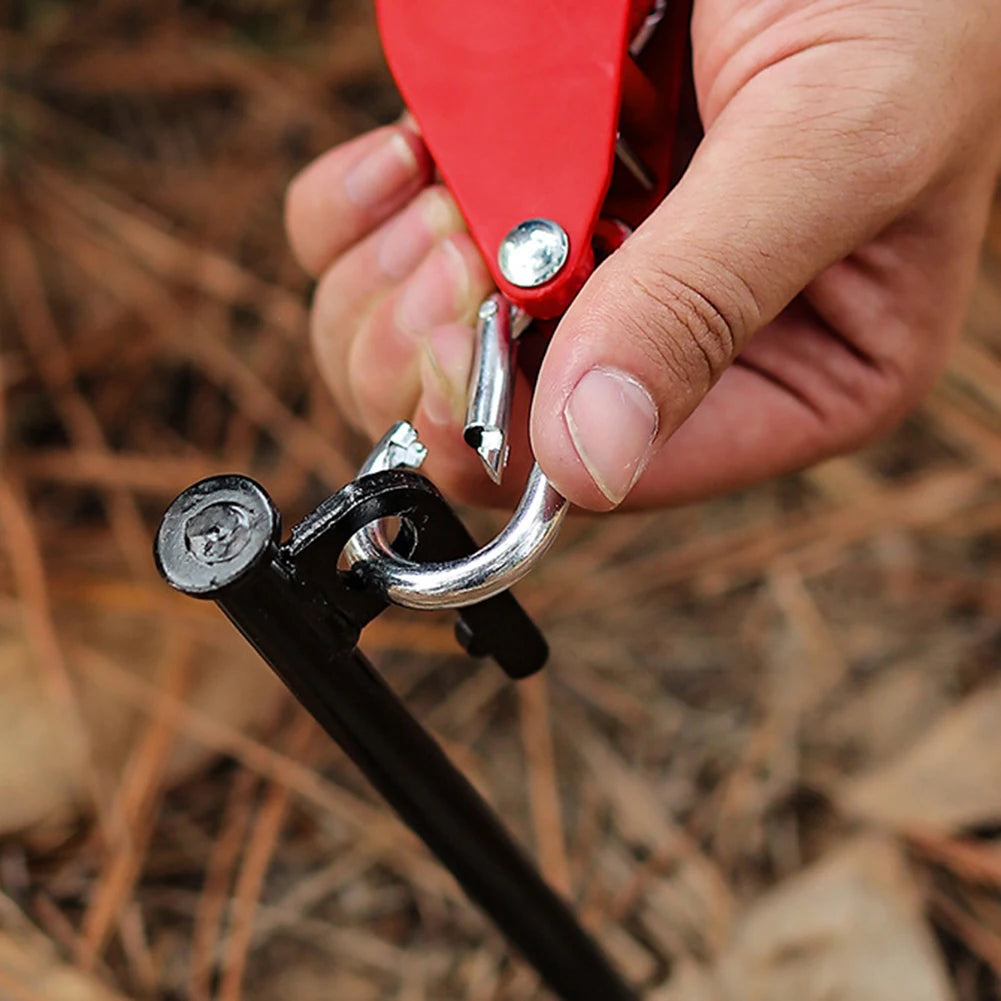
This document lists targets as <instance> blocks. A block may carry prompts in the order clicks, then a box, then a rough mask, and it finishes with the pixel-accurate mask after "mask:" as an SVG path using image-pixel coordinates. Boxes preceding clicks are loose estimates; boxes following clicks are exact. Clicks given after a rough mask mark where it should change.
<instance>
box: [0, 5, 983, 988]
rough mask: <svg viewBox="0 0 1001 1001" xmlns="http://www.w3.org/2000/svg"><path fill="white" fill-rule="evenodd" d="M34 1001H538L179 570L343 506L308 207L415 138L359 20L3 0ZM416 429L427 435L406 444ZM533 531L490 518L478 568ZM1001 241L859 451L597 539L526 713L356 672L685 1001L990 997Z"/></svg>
mask: <svg viewBox="0 0 1001 1001" xmlns="http://www.w3.org/2000/svg"><path fill="white" fill-rule="evenodd" d="M0 25H2V27H0V390H2V395H0V423H2V425H3V428H4V430H3V434H4V439H3V452H2V460H0V463H2V464H0V470H2V476H0V890H2V892H0V998H2V999H4V1001H6V999H11V1001H43V999H44V1001H116V999H117V1001H121V999H124V998H137V999H146V998H149V999H154V998H155V999H164V1001H168V999H170V1001H172V999H189V998H190V999H193V1001H210V999H212V1001H238V999H243V1001H287V999H294V1001H314V999H315V1001H320V999H323V1001H328V999H331V998H336V999H338V1001H369V999H372V1001H376V999H388V998H398V999H400V1001H460V999H461V1001H492V999H497V1001H501V999H503V1001H527V999H529V998H536V997H544V996H546V995H545V992H544V991H543V990H542V989H541V988H539V986H538V984H537V983H536V981H535V979H534V977H533V976H532V974H531V972H530V971H528V970H527V969H526V968H525V967H524V966H523V965H522V964H521V963H520V962H519V961H517V960H516V959H514V958H512V957H511V956H510V955H509V954H508V952H507V951H506V949H505V947H504V944H503V942H502V941H501V940H500V938H499V937H498V935H497V934H496V933H495V932H494V931H493V930H492V929H491V928H490V927H489V926H488V925H487V923H486V922H485V920H484V919H482V918H481V917H480V915H479V914H477V913H476V912H475V911H474V910H473V909H472V908H471V907H470V906H469V905H468V904H467V903H466V902H465V900H464V899H463V898H462V896H461V894H460V893H459V892H458V890H457V889H456V887H455V885H454V884H453V883H452V882H451V880H450V879H449V878H448V877H447V876H445V875H444V874H443V873H442V871H441V870H440V869H439V868H438V866H437V865H436V864H435V863H434V862H433V860H432V859H431V858H430V857H429V855H428V854H427V853H426V852H425V851H424V850H423V848H422V847H421V846H420V845H419V844H418V843H417V842H416V841H415V839H414V838H413V837H411V836H410V835H409V834H408V833H407V832H405V831H404V830H403V828H402V827H401V825H400V824H399V823H397V822H396V821H395V819H394V818H393V817H392V816H391V815H390V814H389V812H388V810H387V809H386V808H385V807H384V806H383V804H382V803H381V802H379V801H378V799H377V798H376V797H375V796H374V795H373V794H372V793H371V792H370V791H369V789H368V788H367V787H366V785H365V784H364V782H362V781H361V780H360V779H359V778H358V776H357V774H356V773H355V771H354V769H353V768H352V767H351V766H350V764H349V763H348V762H347V761H346V760H345V759H344V757H343V755H342V754H341V753H340V752H339V751H338V750H337V749H336V747H334V746H333V745H332V744H331V743H330V741H329V740H327V739H326V738H325V737H324V736H323V735H322V734H320V733H319V732H318V731H317V729H316V728H315V727H314V726H313V725H312V724H311V723H310V722H309V720H308V718H307V717H306V716H305V714H304V713H303V712H302V711H301V710H300V709H298V708H297V706H296V705H294V704H293V702H292V700H291V699H290V697H289V696H287V695H286V694H285V693H284V691H283V690H282V689H281V688H280V686H279V685H278V684H277V683H276V682H275V681H273V680H272V678H271V676H270V673H269V672H268V670H267V669H266V668H265V667H264V666H263V665H262V664H260V663H259V662H258V661H257V659H256V658H255V656H254V655H253V654H252V653H251V651H250V650H249V648H247V647H246V646H245V645H244V644H243V643H242V641H241V640H239V639H238V637H237V636H236V635H235V633H234V631H233V630H232V629H231V628H230V627H229V626H228V625H227V624H226V623H225V622H224V621H223V620H222V617H221V616H220V615H219V613H218V612H217V611H216V610H215V608H214V606H203V605H200V604H199V603H197V602H193V601H190V600H188V599H184V598H179V597H175V596H174V595H172V594H171V593H169V592H168V591H167V589H166V587H165V586H164V585H162V584H161V583H160V582H159V580H158V579H157V577H156V574H155V571H154V568H153V564H152V559H151V537H152V532H153V529H154V528H155V525H156V522H157V519H158V517H159V515H160V513H161V512H162V510H163V509H164V508H165V506H166V505H167V503H168V502H169V501H170V499H171V498H172V497H173V496H174V495H175V494H176V493H177V492H178V491H179V490H181V489H182V488H184V487H185V486H187V485H188V484H189V483H190V482H192V481H193V480H194V479H196V478H199V477H201V476H204V475H209V474H212V473H216V472H220V471H240V472H245V473H248V474H250V475H252V476H254V477H256V478H257V479H259V480H260V481H261V482H263V483H264V484H265V485H266V486H267V488H268V490H269V491H270V492H271V494H272V496H273V497H274V498H275V499H276V501H277V503H278V505H279V507H280V508H281V509H282V510H283V512H284V513H285V515H286V517H287V519H288V520H289V522H291V521H292V520H293V519H295V518H298V517H299V516H301V515H302V514H304V513H305V512H306V511H308V510H310V509H311V508H312V507H313V506H314V505H315V504H316V503H317V502H318V501H319V500H320V499H321V498H322V497H324V496H325V495H326V494H328V493H329V492H331V491H332V490H334V489H336V488H337V487H339V486H340V485H342V484H343V483H344V482H346V481H347V480H348V479H350V478H351V476H352V472H353V470H354V468H355V467H356V464H357V462H358V460H359V458H360V457H361V456H362V455H363V454H364V452H365V443H363V442H361V441H358V440H357V439H356V438H355V437H354V436H353V435H352V434H351V432H350V431H349V430H348V429H347V428H346V427H345V426H344V424H343V422H342V420H341V419H340V418H339V416H338V414H337V413H336V412H335V410H334V409H333V407H332V404H331V402H330V400H329V398H328V397H327V395H326V394H325V392H324V390H323V387H322V386H321V384H320V383H319V381H318V378H317V375H316V372H315V370H314V368H313V364H312V361H311V358H310V356H309V350H308V345H307V341H306V309H307V304H308V295H309V285H308V282H307V280H306V278H305V276H304V275H303V274H302V273H301V272H300V270H299V269H298V268H297V266H296V265H295V263H294V262H293V261H292V259H291V255H290V254H289V252H288V249H287V247H286V245H285V241H284V235H283V232H282V223H281V207H282V198H283V194H284V189H285V186H286V184H287V182H288V180H289V179H290V178H291V176H292V175H293V173H294V172H295V171H296V170H297V169H299V168H300V167H301V166H303V165H304V164H305V163H306V162H307V161H308V160H309V159H310V158H311V157H312V156H314V155H315V154H317V153H319V152H321V151H323V150H324V149H326V148H328V147H329V146H331V145H333V144H335V143H337V142H340V141H342V140H344V139H346V138H349V137H350V136H353V135H355V134H357V133H359V132H361V131H363V130H366V129H368V128H370V127H372V126H374V125H376V124H378V123H381V122H384V121H387V120H389V119H391V118H392V117H393V116H395V115H396V114H397V113H398V111H399V109H400V105H399V99H398V97H397V95H396V93H395V91H394V89H393V86H392V84H391V82H390V80H389V78H388V75H387V73H386V70H385V67H384V65H383V62H382V57H381V54H380V50H379V44H378V39H377V37H376V33H375V30H374V25H373V19H372V12H371V9H370V4H369V3H368V2H367V0H327V2H317V0H281V2H279V0H202V2H194V0H161V2H159V3H155V4H154V3H149V2H145V3H144V2H139V0H93V2H86V3H81V2H68V0H66V2H56V0H0ZM401 416H403V415H401ZM501 517H502V516H499V515H498V516H493V515H485V514H483V513H470V523H471V525H472V526H473V527H474V529H475V531H476V532H477V533H478V534H479V535H480V537H481V538H483V537H486V535H487V533H489V532H490V531H491V530H492V528H493V527H495V526H496V525H497V524H498V523H499V520H500V518H501ZM999 570H1001V207H999V210H998V212H997V213H996V214H995V216H994V219H993V222H992V224H991V229H990V233H989V236H988V241H987V246H986V248H985V252H984V258H983V266H982V270H981V278H980V281H979V283H978V286H977V289H976V292H975V295H974V298H973V302H972V306H971V311H970V316H969V321H968V324H967V329H966V332H965V335H964V338H963V340H962V343H961V344H960V345H959V347H958V348H957V350H956V351H955V353H954V356H953V360H952V362H951V364H950V367H949V371H948V373H947V374H946V375H945V376H944V377H943V378H942V379H941V380H940V382H939V385H938V387H937V389H936V390H935V392H934V393H933V395H932V396H931V398H930V399H929V400H928V401H927V402H926V403H925V405H924V406H923V407H922V408H921V410H920V411H919V412H918V413H917V414H915V415H914V416H913V417H912V418H910V419H909V420H908V421H907V422H906V423H905V424H904V425H903V426H902V427H901V428H900V429H899V430H898V431H896V432H895V433H894V434H892V435H890V436H889V437H888V438H886V439H885V440H884V441H882V442H880V443H879V444H878V445H876V446H875V447H872V448H870V449H868V450H866V451H865V452H863V453H862V454H860V455H857V456H853V457H850V458H843V459H837V460H835V461H832V462H828V463H826V464H824V465H822V466H820V467H818V468H816V469H813V470H810V471H808V472H806V473H803V474H801V475H797V476H792V477H788V478H785V479H782V480H779V481H777V482H773V483H770V484H768V485H766V486H763V487H760V488H758V489H754V490H749V491H746V492H743V493H740V494H737V495H735V496H731V497H728V498H725V499H721V500H718V501H715V502H713V503H709V504H703V505H699V506H694V507H688V508H684V509H681V510H676V511H671V512H667V513H658V514H654V515H642V516H635V515H632V516H617V517H612V518H605V519H588V518H579V519H575V520H574V521H573V522H572V523H571V524H569V526H568V527H567V528H566V529H565V531H564V533H563V537H562V540H561V542H560V544H559V546H558V551H557V552H556V554H555V555H554V556H552V557H550V558H549V559H548V560H547V561H546V562H545V564H544V565H543V567H542V569H541V570H540V571H539V572H537V573H536V574H535V575H534V576H533V577H532V578H531V579H529V580H528V581H527V582H526V583H525V584H524V585H522V586H521V588H520V590H519V594H520V596H521V597H522V599H523V601H524V602H525V604H526V605H527V606H528V608H529V610H530V611H531V612H532V613H533V614H535V615H536V616H537V617H538V619H539V621H540V622H541V623H542V625H543V627H544V629H545V631H546V632H547V634H548V636H549V639H550V641H551V644H552V648H553V658H552V664H551V666H550V668H549V669H548V670H547V672H546V673H545V676H544V677H541V678H537V679H533V680H532V681H529V682H526V683H523V684H520V685H518V686H513V685H512V684H510V683H509V682H508V681H507V680H506V679H505V677H504V676H503V674H502V673H501V672H500V671H499V669H497V668H496V667H495V666H494V665H493V664H491V663H479V662H471V661H469V660H467V659H465V658H464V657H462V656H460V655H459V654H458V651H457V649H456V648H455V646H454V643H453V640H452V636H451V622H450V618H449V617H448V616H441V617H438V616H434V615H427V614H416V613H403V612H394V613H392V614H388V615H386V616H383V617H382V618H381V619H380V620H379V621H378V622H377V623H375V624H374V625H373V627H372V628H371V629H370V630H369V631H368V632H367V633H366V636H365V641H364V646H365V648H366V650H367V651H368V653H369V654H370V655H371V656H372V657H373V658H374V660H375V661H376V663H377V665H378V666H379V668H380V669H381V670H382V671H384V672H385V674H386V676H387V677H388V679H389V680H390V682H391V683H392V685H393V686H394V688H395V689H396V690H397V691H398V692H400V693H401V694H402V696H403V697H404V698H405V700H406V702H407V703H408V705H409V706H410V707H411V708H412V709H413V710H414V711H415V712H416V713H417V714H418V715H419V716H420V718H421V719H422V720H423V721H424V722H425V723H426V724H427V725H428V726H429V727H431V728H433V729H434V731H435V732H436V734H437V735H438V736H439V737H440V739H441V741H442V742H443V744H444V745H445V747H446V748H447V750H448V751H449V753H450V754H451V755H452V757H453V758H454V760H455V761H456V762H457V763H458V764H459V765H460V766H461V767H462V768H463V769H464V770H465V771H466V772H467V773H468V774H469V775H470V776H471V777H472V778H473V780H474V781H475V783H476V784H477V785H478V787H479V788H480V789H481V790H482V791H483V792H484V794H485V795H486V796H487V797H488V798H489V800H490V801H491V802H492V803H494V804H495V805H496V806H497V807H498V808H499V809H500V810H501V811H502V813H503V815H504V817H505V818H506V819H507V820H508V821H509V822H510V824H511V825H512V826H513V828H514V829H515V830H516V832H517V833H518V835H519V837H520V838H521V839H522V840H523V841H524V842H525V843H526V844H527V845H528V846H530V847H531V849H532V851H533V852H534V853H535V855H536V857H537V858H538V859H539V863H540V865H541V866H542V868H543V870H544V871H545V872H546V874H547V875H548V877H549V878H550V880H551V881H552V882H553V883H554V884H556V885H557V886H558V887H560V888H561V889H563V890H564V891H565V892H566V893H567V894H569V895H570V896H571V898H572V899H573V900H574V901H575V902H576V903H577V905H578V907H579V909H580V911H581V913H582V914H583V915H584V919H585V921H586V922H587V924H588V925H589V927H591V928H592V929H593V930H594V931H595V933H596V934H597V935H598V936H599V937H600V939H601V940H602V941H603V942H604V943H605V944H606V945H607V947H608V949H609V950H610V951H611V952H612V953H613V955H614V956H615V957H616V959H617V960H618V962H619V963H620V964H621V966H622V968H623V970H624V971H625V972H626V973H627V975H628V976H629V978H630V979H631V980H632V981H633V982H635V983H636V984H637V985H639V986H641V987H642V988H643V990H644V996H645V997H648V998H650V999H657V1001H682V999H683V1001H738V999H740V1001H745V999H765V998H767V999H769V1001H822V999H823V1001H837V999H849V998H850V999H852V1001H895V999H901V1001H905V999H906V1001H974V999H988V1001H989V999H994V998H999V997H1001V989H999V986H998V985H999V977H1001V682H999V680H998V672H997V664H998V658H999V654H1001V574H999Z"/></svg>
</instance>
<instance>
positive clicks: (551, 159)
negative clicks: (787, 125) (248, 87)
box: [377, 0, 687, 318]
mask: <svg viewBox="0 0 1001 1001" xmlns="http://www.w3.org/2000/svg"><path fill="white" fill-rule="evenodd" d="M676 3H677V0H676ZM650 5H651V4H650V0H377V10H378V16H379V26H380V31H381V34H382V41H383V45H384V48H385V51H386V56H387V59H388V62H389V65H390V68H391V70H392V72H393V74H394V76H395V78H396V81H397V84H398V86H399V88H400V91H401V93H402V95H403V98H404V100H405V102H406V103H407V106H408V107H409V108H410V109H411V111H412V112H413V114H414V116H415V118H416V119H417V122H418V124H419V125H420V127H421V130H422V132H423V134H424V138H425V141H426V142H427V144H428V148H429V149H430V151H431V154H432V156H433V157H434V159H435V162H436V164H437V166H438V169H439V171H440V172H441V175H442V177H443V178H444V180H445V183H446V184H447V185H448V187H449V189H450V190H451V192H452V193H453V195H454V196H455V198H456V200H457V202H458V204H459V208H460V209H461V211H462V213H463V215H464V217H465V219H466V222H467V224H468V225H469V229H470V232H471V234H472V236H473V239H474V240H475V241H476V243H477V246H478V247H479V248H480V250H481V252H482V253H483V255H484V257H485V259H486V261H487V263H488V265H489V266H490V268H491V273H492V275H493V278H494V280H495V281H496V283H497V286H498V288H499V289H500V290H501V291H502V292H503V293H504V294H505V295H507V296H508V298H509V299H511V301H513V302H514V303H516V304H517V305H519V306H521V307H522V308H523V309H525V310H526V311H527V312H529V313H530V314H531V315H533V316H536V317H540V318H550V317H554V316H557V315H559V314H560V313H562V312H563V311H564V310H565V309H566V307H567V306H568V305H569V303H570V301H571V299H572V298H573V296H574V295H576V293H577V291H578V290H579V288H580V286H581V285H582V284H583V283H584V281H585V280H586V278H587V276H588V274H589V273H590V271H591V269H592V267H593V253H592V248H591V241H592V237H593V235H594V230H595V226H596V224H597V222H598V218H599V216H600V214H601V211H602V206H603V204H604V202H605V200H606V196H607V195H608V193H609V189H610V186H611V183H612V178H613V167H614V161H615V145H616V136H617V133H618V130H619V127H620V112H621V113H622V117H623V120H625V119H626V118H627V117H630V118H631V119H632V120H634V121H640V122H643V121H646V122H648V123H649V122H650V119H651V118H654V119H659V121H658V122H657V123H656V127H651V128H648V129H646V132H647V133H649V134H648V135H645V134H644V130H643V129H642V128H641V129H639V130H638V132H637V134H638V136H639V146H640V148H642V149H643V151H644V155H645V156H646V157H647V158H648V159H653V160H657V161H664V160H665V157H664V156H663V155H652V156H651V151H652V150H653V151H654V154H656V152H657V150H662V148H664V147H666V148H668V150H669V147H670V142H671V136H672V133H673V121H672V120H671V119H670V118H669V117H667V115H668V113H669V112H670V107H668V105H670V106H672V107H673V101H674V96H675V95H673V94H671V95H668V98H669V100H668V102H667V105H665V102H664V91H665V87H664V86H663V81H659V82H658V81H655V80H652V79H651V78H650V76H648V75H646V74H644V73H643V72H642V71H641V70H639V69H638V67H636V65H635V64H634V63H633V62H632V60H631V57H630V56H629V53H628V46H629V40H630V38H631V37H632V35H633V33H634V31H635V29H636V28H637V26H638V24H639V23H641V22H642V19H643V17H644V16H645V13H646V11H647V10H648V9H649V7H650ZM683 22H684V24H683V27H684V26H687V16H686V17H685V18H684V19H683ZM673 75H676V74H673ZM672 78H673V76H672ZM624 80H625V81H626V87H625V92H626V94H627V104H628V105H629V107H630V114H629V116H627V115H626V114H625V109H624V108H623V88H624ZM665 109H666V110H665ZM666 159H667V161H669V156H668V157H667V158H666ZM657 166H658V167H661V166H662V163H661V162H658V163H657ZM662 174H663V175H666V169H665V170H662V171H660V173H659V175H658V181H657V184H656V189H657V190H655V191H644V192H641V193H639V194H638V195H637V194H636V193H635V192H634V193H633V194H632V200H631V201H630V195H629V192H628V187H627V189H626V197H625V201H624V202H623V203H622V205H621V206H620V208H622V209H623V210H624V215H625V214H629V215H633V216H635V215H637V214H638V212H640V211H642V210H643V208H644V207H646V211H649V207H648V206H646V203H647V202H650V201H651V200H652V198H653V197H654V196H656V200H657V201H659V200H660V198H662V197H663V194H664V193H665V192H666V183H667V182H666V176H660V175H662ZM537 217H541V218H546V219H551V220H553V221H554V222H557V223H558V224H559V225H560V226H561V227H562V228H563V229H564V230H565V231H566V233H567V235H568V237H569V245H570V250H569V258H568V260H567V263H566V264H565V266H564V267H563V268H562V270H561V271H560V272H559V274H558V275H557V276H556V277H555V278H554V279H552V280H551V281H549V282H548V283H546V284H545V285H542V286H540V287H538V288H532V289H525V288H520V287H517V286H514V285H512V284H511V283H509V282H508V281H506V280H505V278H504V276H503V275H502V274H501V273H500V268H499V266H498V263H497V251H498V249H499V247H500V245H501V242H502V240H503V239H504V237H505V236H506V234H507V233H508V232H509V231H510V230H511V229H512V228H513V227H514V226H516V225H517V224H518V223H520V222H523V221H525V220H527V219H532V218H537ZM626 221H627V222H630V223H631V224H632V223H634V222H635V221H636V220H635V219H626Z"/></svg>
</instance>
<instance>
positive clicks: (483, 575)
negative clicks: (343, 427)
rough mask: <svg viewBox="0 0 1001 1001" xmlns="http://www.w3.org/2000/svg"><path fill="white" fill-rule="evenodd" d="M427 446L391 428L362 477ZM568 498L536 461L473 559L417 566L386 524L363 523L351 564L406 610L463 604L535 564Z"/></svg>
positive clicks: (501, 587)
mask: <svg viewBox="0 0 1001 1001" xmlns="http://www.w3.org/2000/svg"><path fill="white" fill-rule="evenodd" d="M425 454H426V449H425V448H424V446H423V445H421V444H420V442H419V441H418V439H417V432H416V431H415V430H414V428H413V427H412V426H411V425H410V424H408V423H406V422H405V421H404V422H400V423H399V424H396V425H394V427H393V428H391V429H390V431H389V432H388V433H387V434H386V435H385V436H384V437H383V438H382V440H381V441H380V442H379V444H378V445H376V447H375V449H374V450H373V451H372V453H371V455H369V457H368V459H367V461H366V462H365V464H364V465H363V466H362V468H361V471H360V475H365V474H366V473H374V472H377V471H380V470H383V469H392V468H400V467H401V466H403V467H408V468H411V469H414V468H417V467H418V466H419V465H420V464H421V462H422V461H423V459H424V455H425ZM568 509H569V503H568V502H567V499H566V498H565V497H564V496H563V495H562V494H561V493H560V492H559V491H558V490H557V489H556V488H555V487H554V486H553V485H552V484H551V483H550V482H549V480H548V479H546V476H545V474H544V473H543V472H542V470H541V469H540V468H539V466H538V465H537V464H536V465H534V466H533V467H532V472H531V474H530V475H529V477H528V483H527V484H526V486H525V492H524V494H523V495H522V498H521V501H520V503H519V504H518V507H517V509H516V510H515V512H514V515H513V516H512V518H511V520H510V521H509V522H508V524H507V525H506V527H505V528H504V530H503V531H502V532H501V533H500V534H499V535H498V536H497V537H496V538H495V539H493V541H491V542H488V543H487V544H486V545H485V546H484V547H483V548H482V549H479V550H477V551H476V552H475V553H473V554H472V555H470V556H466V557H464V558H463V559H459V560H450V561H449V562H446V563H414V562H413V561H412V560H407V559H404V558H403V557H401V556H399V555H398V554H397V553H395V552H393V549H392V545H391V544H390V542H389V540H388V539H387V537H386V533H385V531H384V528H383V526H382V525H380V524H379V523H378V522H375V523H373V524H372V525H366V526H365V528H364V529H362V530H361V531H360V532H358V533H357V534H356V535H354V536H353V537H352V539H351V540H350V541H349V542H348V544H347V546H346V547H345V549H344V554H345V557H346V559H347V561H348V564H349V566H352V567H354V566H357V565H359V564H364V567H363V568H362V569H363V570H364V575H365V579H366V581H367V582H369V583H370V584H372V585H374V586H375V587H376V588H377V589H378V590H379V591H380V592H381V593H382V594H384V595H385V597H386V598H387V599H388V600H389V601H391V602H393V603H394V604H397V605H404V606H406V607H407V608H463V607H464V606H466V605H475V604H477V603H478V602H480V601H485V600H486V599H487V598H492V597H493V596H494V595H495V594H500V593H501V592H502V591H506V590H507V589H508V588H510V587H512V586H513V585H514V584H516V583H517V582H518V581H519V580H521V579H522V577H524V576H525V575H526V574H528V573H530V572H531V570H532V569H533V568H534V567H535V566H536V564H538V562H539V560H540V559H541V558H542V557H543V556H544V555H545V554H546V552H547V551H548V550H549V548H550V546H551V545H552V544H553V542H554V541H555V539H556V536H557V534H558V532H559V529H560V525H561V524H562V523H563V519H564V517H566V513H567V510H568Z"/></svg>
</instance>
